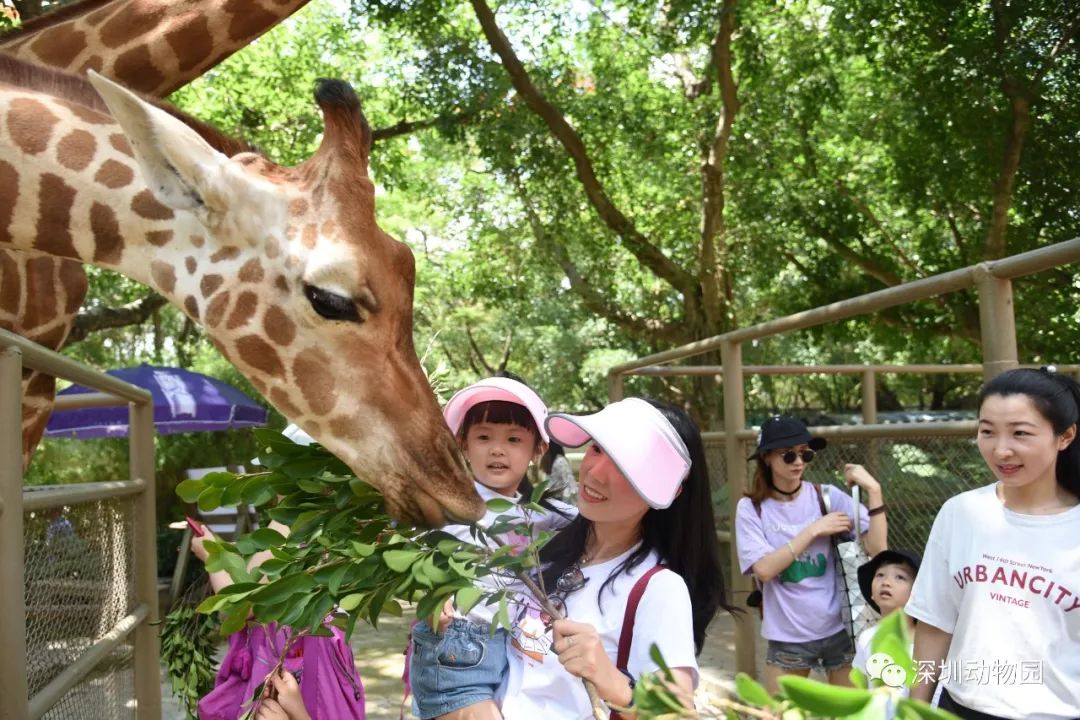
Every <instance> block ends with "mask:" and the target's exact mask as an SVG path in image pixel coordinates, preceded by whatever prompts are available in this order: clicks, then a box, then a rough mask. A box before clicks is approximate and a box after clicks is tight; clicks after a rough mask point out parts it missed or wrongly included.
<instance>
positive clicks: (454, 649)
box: [409, 618, 509, 720]
mask: <svg viewBox="0 0 1080 720" xmlns="http://www.w3.org/2000/svg"><path fill="white" fill-rule="evenodd" d="M412 644H413V648H412V649H413V653H412V659H411V660H410V661H409V683H410V685H411V686H412V693H413V715H416V716H417V717H418V718H423V720H427V718H433V717H437V716H439V715H445V714H446V713H449V712H453V711H454V710H459V709H461V708H463V707H468V706H469V705H473V704H475V703H478V702H482V701H484V700H494V699H495V694H496V693H497V692H498V691H499V687H500V686H501V685H502V683H503V680H504V679H505V678H506V674H507V671H508V667H509V666H508V661H507V658H506V631H505V630H503V629H502V628H499V630H498V631H496V633H495V635H494V637H492V636H491V633H490V632H489V630H488V626H487V625H480V624H478V623H472V622H469V621H468V620H463V619H461V618H454V619H453V620H451V621H450V625H449V626H448V627H447V628H446V632H444V633H443V634H442V635H437V634H436V633H435V632H433V631H432V629H431V626H430V625H428V624H427V623H426V622H423V621H421V622H418V623H417V624H416V625H414V626H413V630H412Z"/></svg>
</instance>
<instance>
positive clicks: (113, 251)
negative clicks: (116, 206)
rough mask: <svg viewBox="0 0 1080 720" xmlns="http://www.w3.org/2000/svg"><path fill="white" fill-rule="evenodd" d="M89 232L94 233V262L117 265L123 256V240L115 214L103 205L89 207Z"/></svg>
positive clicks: (97, 203)
mask: <svg viewBox="0 0 1080 720" xmlns="http://www.w3.org/2000/svg"><path fill="white" fill-rule="evenodd" d="M90 230H91V232H93V233H94V262H95V263H99V262H100V263H105V264H108V265H119V264H120V258H121V257H123V255H124V238H123V237H122V236H121V235H120V223H119V222H118V221H117V219H116V212H115V211H113V209H112V208H111V207H109V206H108V205H105V204H103V203H99V202H95V203H94V204H93V205H92V206H91V207H90Z"/></svg>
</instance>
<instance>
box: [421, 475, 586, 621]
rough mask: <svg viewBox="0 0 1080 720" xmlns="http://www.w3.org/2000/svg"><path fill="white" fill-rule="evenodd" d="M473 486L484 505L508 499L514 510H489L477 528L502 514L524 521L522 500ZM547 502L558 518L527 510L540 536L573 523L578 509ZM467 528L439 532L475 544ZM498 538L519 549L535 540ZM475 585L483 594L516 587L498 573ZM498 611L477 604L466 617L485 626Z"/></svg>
mask: <svg viewBox="0 0 1080 720" xmlns="http://www.w3.org/2000/svg"><path fill="white" fill-rule="evenodd" d="M473 485H475V486H476V492H477V493H479V494H480V499H481V500H483V501H484V502H487V501H488V500H494V499H496V498H501V499H503V500H509V501H510V502H512V503H514V507H513V508H512V509H510V510H507V511H505V512H492V511H491V510H488V511H487V512H486V513H484V517H482V518H481V519H480V522H478V523H477V525H479V526H480V527H481V528H483V529H484V530H487V529H488V528H489V527H491V526H492V525H494V524H495V520H496V519H497V518H499V517H503V516H505V515H511V516H513V517H515V518H517V519H519V520H521V522H525V521H526V519H525V510H523V509H522V508H521V507H520V506H518V503H519V502H521V501H522V497H521V495H520V494H517V495H514V497H507V496H506V495H502V494H500V493H497V492H495V491H494V490H492V489H491V488H489V487H486V486H484V485H481V484H480V483H478V482H476V481H475V480H474V481H473ZM550 502H551V504H552V505H553V506H554V507H557V508H558V509H559V510H561V511H562V513H563V514H562V515H560V514H559V513H557V512H550V511H548V512H543V513H538V512H532V511H529V520H528V521H529V522H530V523H531V525H532V529H533V532H534V533H539V532H541V531H543V530H558V529H559V528H562V527H565V526H566V525H567V524H569V523H570V521H571V520H573V519H574V517H575V516H576V515H577V508H575V507H573V506H571V505H567V504H565V503H561V502H559V501H558V500H551V501H550ZM469 528H470V526H469V525H446V526H444V527H443V528H442V530H443V531H444V532H447V533H449V534H451V535H453V536H454V537H456V538H457V539H458V540H464V541H466V542H469V543H473V544H476V539H475V538H474V537H473V536H472V532H471V531H470V529H469ZM499 539H500V540H502V541H503V542H504V543H507V544H510V545H519V546H525V545H528V544H529V543H530V542H532V541H533V540H535V538H529V537H524V536H522V535H518V534H517V533H507V534H506V535H503V536H501V537H500V538H499ZM487 544H488V546H489V547H490V548H491V549H492V550H494V549H495V548H497V547H498V545H497V544H496V543H494V542H492V541H491V540H490V539H489V540H488V543H487ZM476 584H477V586H478V587H480V588H481V589H483V590H485V591H487V590H499V589H502V588H515V589H516V588H518V587H519V584H518V580H517V578H515V577H514V576H513V575H501V574H492V575H485V576H484V577H481V578H478V579H477V580H476ZM498 609H499V606H498V605H484V604H483V603H479V604H477V605H475V606H473V608H472V609H471V610H470V611H469V613H468V615H466V616H465V618H466V619H467V620H469V621H471V622H474V623H480V624H483V625H486V624H489V623H490V622H491V619H492V618H493V617H495V613H496V612H498Z"/></svg>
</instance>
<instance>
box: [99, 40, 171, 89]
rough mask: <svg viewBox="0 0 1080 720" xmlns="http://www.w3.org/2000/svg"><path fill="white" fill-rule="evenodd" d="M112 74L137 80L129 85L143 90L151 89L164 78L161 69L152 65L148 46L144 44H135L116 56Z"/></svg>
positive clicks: (152, 61)
mask: <svg viewBox="0 0 1080 720" xmlns="http://www.w3.org/2000/svg"><path fill="white" fill-rule="evenodd" d="M112 74H113V75H115V76H116V77H122V78H126V79H129V80H132V81H136V80H137V82H134V83H131V84H130V86H131V87H133V88H134V89H136V90H141V91H143V92H149V91H151V90H153V89H154V88H156V87H157V86H158V85H159V84H160V83H161V82H162V81H163V80H164V79H165V76H164V75H162V73H161V71H160V70H158V69H157V68H156V67H154V59H153V58H152V57H151V56H150V48H148V47H147V46H145V45H136V46H135V47H133V48H132V49H130V50H128V51H127V52H125V53H123V54H121V55H120V57H118V58H116V62H115V63H113V72H112Z"/></svg>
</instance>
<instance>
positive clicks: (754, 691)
mask: <svg viewBox="0 0 1080 720" xmlns="http://www.w3.org/2000/svg"><path fill="white" fill-rule="evenodd" d="M735 692H737V693H738V694H739V697H741V698H742V699H743V700H745V701H746V702H748V703H750V704H751V705H757V706H759V707H776V706H777V703H776V701H775V700H773V699H772V696H770V695H769V693H768V692H766V690H765V688H764V687H762V686H761V684H759V683H758V682H757V681H756V680H754V679H753V678H752V677H750V676H749V675H747V674H746V673H742V672H741V673H738V674H737V675H736V676H735Z"/></svg>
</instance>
